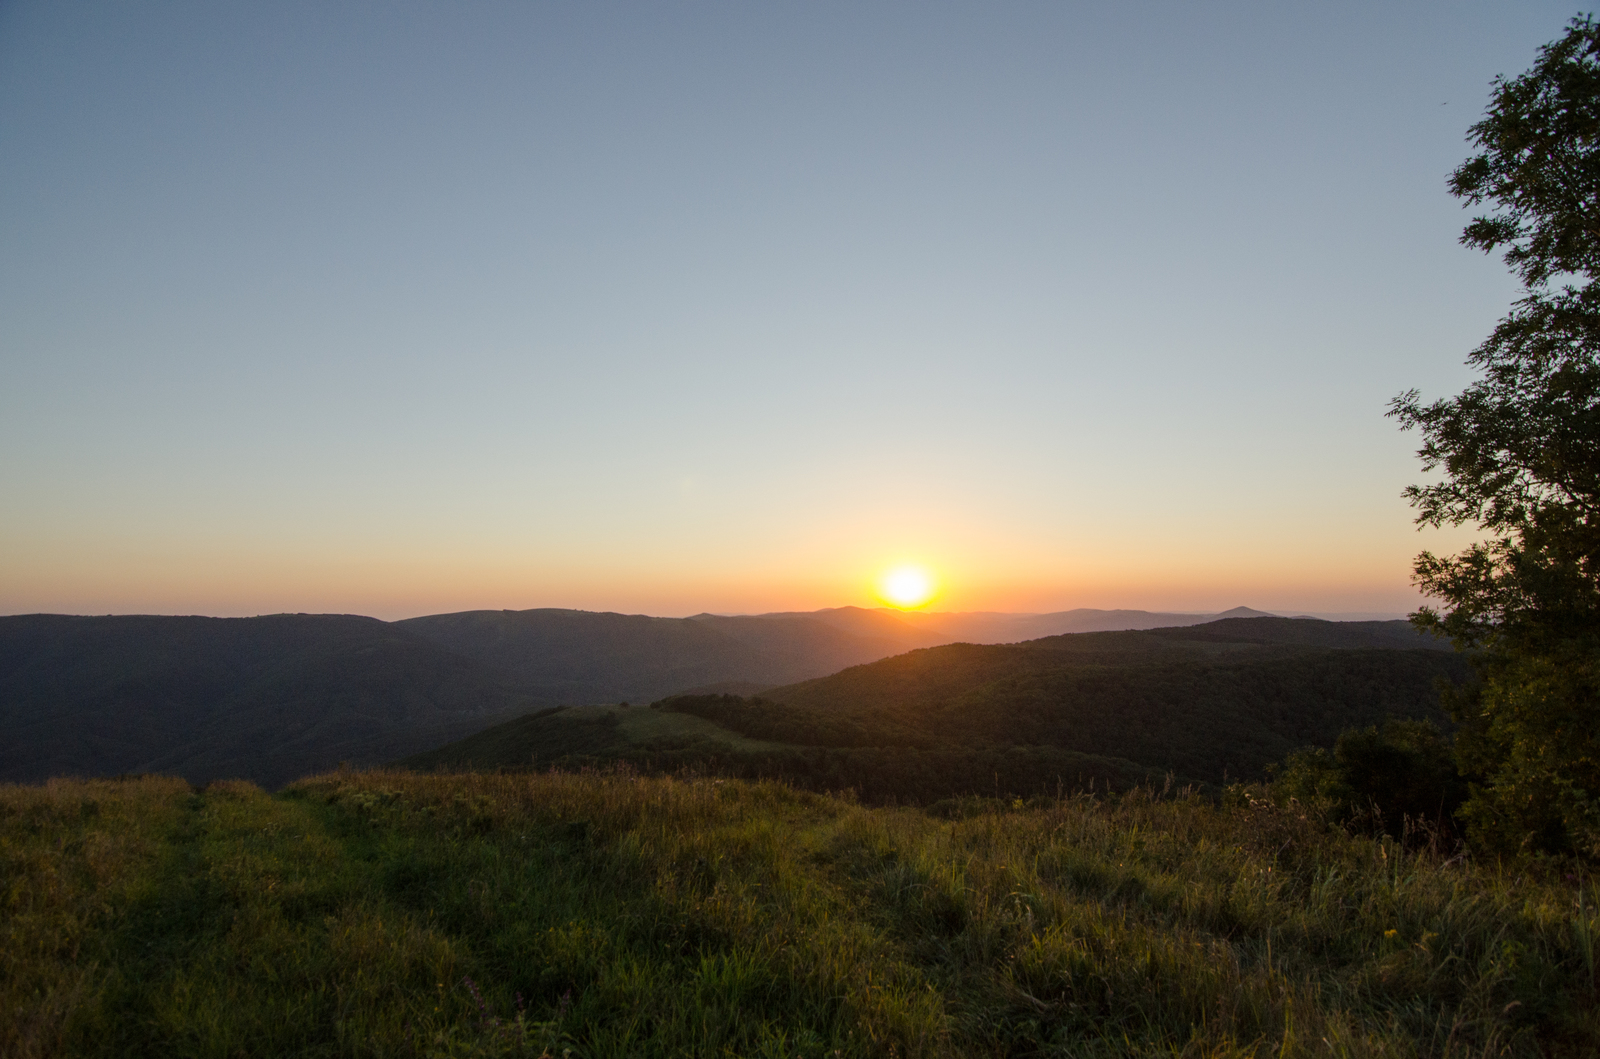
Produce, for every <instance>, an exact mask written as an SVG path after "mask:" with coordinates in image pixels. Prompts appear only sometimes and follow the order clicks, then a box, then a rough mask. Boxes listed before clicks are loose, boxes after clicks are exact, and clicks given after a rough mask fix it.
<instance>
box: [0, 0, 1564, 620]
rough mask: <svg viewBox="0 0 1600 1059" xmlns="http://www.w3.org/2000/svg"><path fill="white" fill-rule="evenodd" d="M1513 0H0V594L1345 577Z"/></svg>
mask: <svg viewBox="0 0 1600 1059" xmlns="http://www.w3.org/2000/svg"><path fill="white" fill-rule="evenodd" d="M1572 13H1573V11H1572V9H1570V8H1569V7H1567V6H1565V5H1557V4H1554V3H1545V2H1542V0H1521V2H1518V3H1515V4H1508V3H1448V4H1447V3H1423V2H1417V3H1392V2H1383V3H1358V2H1352V3H1341V4H1327V3H1297V2H1271V3H1266V2H1263V3H1230V2H1219V3H1207V4H1193V3H1160V2H1157V3H1142V4H1137V5H1134V4H1106V3H1095V4H1090V3H1002V4H978V3H939V2H924V3H915V4H891V3H863V2H851V3H827V2H822V3H804V4H799V3H781V2H774V3H763V4H748V3H741V4H732V3H727V4H719V3H708V2H707V3H693V4H681V3H583V4H579V3H493V2H487V0H485V2H478V3H472V4H454V3H452V4H446V3H433V4H417V3H404V2H385V3H355V2H352V3H344V4H326V3H293V2H281V3H277V2H275V3H265V4H261V3H256V4H247V3H216V2H206V3H166V2H149V3H140V4H125V3H79V2H73V0H50V2H17V0H10V2H4V3H0V613H30V612H37V611H49V612H60V613H200V614H217V615H239V614H258V613H274V612H283V611H307V612H316V611H336V612H348V613H362V614H372V615H376V616H379V617H384V618H396V617H404V616H410V615H416V614H425V613H436V612H441V611H453V610H465V609H476V608H514V609H522V608H528V607H577V608H583V609H590V610H620V611H626V612H632V613H648V614H660V615H686V614H693V613H697V612H701V611H714V612H719V613H750V612H759V611H770V610H800V609H811V608H815V607H825V606H843V605H875V586H876V585H877V584H878V581H879V578H880V576H881V575H882V574H883V572H884V571H885V570H887V569H889V568H891V567H893V566H895V565H896V564H903V563H913V564H917V565H919V566H921V567H923V568H924V569H926V570H927V571H929V572H930V573H931V574H932V576H933V578H934V580H935V582H936V584H937V587H938V595H937V597H936V598H935V599H934V601H933V602H932V604H930V605H931V606H933V607H934V609H940V610H1009V611H1035V612H1037V611H1051V610H1062V609H1069V608H1073V607H1137V608H1145V609H1159V610H1188V611H1193V610H1220V609H1223V608H1227V607H1232V606H1236V605H1240V604H1248V605H1250V606H1253V607H1258V608H1261V609H1266V610H1275V611H1281V612H1286V613H1289V612H1293V613H1299V612H1313V613H1356V612H1369V613H1380V612H1381V613H1390V612H1392V613H1395V614H1401V613H1404V612H1406V611H1409V610H1412V609H1414V608H1415V606H1416V605H1417V604H1418V603H1419V602H1420V597H1419V596H1418V595H1417V594H1416V592H1415V589H1414V588H1412V586H1411V585H1410V581H1409V575H1410V569H1411V563H1412V559H1413V557H1414V556H1415V555H1416V553H1417V552H1418V551H1419V550H1421V549H1423V548H1431V549H1433V550H1435V551H1442V552H1443V551H1453V550H1455V549H1457V548H1459V547H1461V546H1463V545H1464V544H1465V543H1467V542H1468V541H1470V540H1471V539H1472V531H1471V528H1470V527H1467V528H1461V529H1455V530H1442V531H1422V532H1419V531H1418V530H1417V528H1416V527H1415V526H1414V525H1413V524H1412V514H1413V513H1412V512H1411V510H1410V509H1409V508H1408V507H1407V505H1406V502H1405V500H1404V499H1403V498H1402V497H1401V496H1400V493H1401V490H1402V489H1403V488H1404V487H1405V486H1406V485H1407V484H1409V483H1412V482H1415V481H1419V480H1421V471H1420V467H1419V465H1418V462H1417V460H1416V457H1415V450H1416V448H1417V445H1418V443H1419V442H1418V439H1417V438H1416V437H1415V436H1411V435H1406V434H1404V433H1402V432H1400V431H1399V430H1398V429H1397V428H1396V427H1395V425H1394V422H1393V421H1392V420H1389V419H1386V418H1385V416H1384V412H1385V410H1386V406H1387V404H1388V402H1389V400H1390V399H1391V398H1393V397H1394V396H1395V395H1396V394H1398V393H1400V392H1402V391H1404V390H1408V389H1411V388H1413V387H1415V388H1417V389H1419V390H1420V391H1421V392H1422V394H1423V395H1424V396H1426V397H1438V396H1445V395H1448V394H1450V393H1453V392H1456V391H1458V390H1460V389H1461V388H1462V386H1464V385H1465V384H1467V383H1468V382H1470V381H1471V379H1472V375H1471V374H1470V372H1469V370H1468V369H1467V367H1466V366H1465V364H1464V361H1465V358H1466V356H1467V355H1468V354H1469V353H1470V352H1471V350H1472V349H1473V348H1474V347H1475V346H1476V345H1477V344H1478V343H1479V342H1481V341H1482V340H1483V338H1484V337H1485V336H1486V335H1487V334H1488V332H1489V330H1490V329H1491V328H1492V327H1493V325H1494V323H1495V321H1496V320H1497V319H1498V318H1499V317H1501V316H1502V315H1503V314H1504V313H1505V311H1506V309H1507V308H1508V306H1509V304H1510V302H1511V301H1512V299H1513V298H1515V297H1516V295H1517V288H1516V285H1515V283H1514V281H1513V279H1512V278H1511V277H1510V275H1509V274H1508V273H1507V271H1506V269H1505V267H1504V265H1503V264H1502V263H1501V262H1500V261H1498V260H1497V259H1495V258H1492V257H1485V256H1484V255H1482V254H1480V253H1477V252H1475V251H1470V250H1467V249H1464V248H1462V247H1461V246H1459V245H1458V242H1457V240H1458V238H1459V235H1460V231H1461V227H1462V226H1463V225H1464V224H1465V223H1466V221H1467V220H1468V219H1470V214H1469V213H1467V212H1465V211H1464V210H1463V208H1462V206H1461V204H1460V203H1459V202H1457V201H1456V200H1454V199H1452V198H1451V197H1450V196H1449V194H1448V193H1447V191H1446V188H1445V182H1446V179H1447V177H1448V175H1449V173H1450V172H1451V170H1453V169H1454V168H1455V167H1456V166H1457V165H1459V164H1460V163H1461V161H1463V160H1464V159H1465V158H1466V157H1467V156H1468V152H1469V144H1468V143H1467V141H1466V135H1467V133H1466V130H1467V127H1468V126H1469V125H1471V124H1472V123H1473V122H1474V121H1476V120H1478V118H1480V117H1481V116H1482V113H1483V110H1484V108H1485V106H1486V104H1487V100H1488V93H1489V84H1490V81H1491V79H1493V78H1494V77H1495V76H1496V75H1501V74H1504V75H1508V76H1514V75H1516V74H1517V73H1519V72H1521V71H1522V70H1525V69H1526V68H1527V67H1528V66H1529V65H1531V63H1532V62H1533V60H1534V58H1535V53H1536V49H1537V48H1538V47H1539V45H1541V44H1543V43H1545V42H1548V41H1550V40H1552V39H1554V38H1555V37H1557V36H1559V35H1560V33H1561V31H1562V29H1563V26H1564V24H1565V21H1566V20H1567V19H1568V18H1569V17H1570V16H1571V15H1572Z"/></svg>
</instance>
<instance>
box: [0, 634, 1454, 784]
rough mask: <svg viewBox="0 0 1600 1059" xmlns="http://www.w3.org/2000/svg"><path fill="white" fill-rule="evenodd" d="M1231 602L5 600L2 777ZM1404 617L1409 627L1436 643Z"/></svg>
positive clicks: (454, 734) (361, 744) (195, 767)
mask: <svg viewBox="0 0 1600 1059" xmlns="http://www.w3.org/2000/svg"><path fill="white" fill-rule="evenodd" d="M1260 613H1261V612H1259V611H1249V610H1247V609H1246V608H1238V609H1236V610H1235V611H1230V612H1228V614H1229V615H1235V614H1250V615H1258V614H1260ZM1216 617H1218V616H1216V615H1170V614H1151V613H1149V612H1145V611H1094V610H1075V611H1065V612H1062V613H1059V614H1041V615H1010V614H982V613H980V614H925V613H917V612H910V613H906V612H898V611H890V610H868V609H863V608H858V607H841V608H836V609H829V610H821V611H814V612H808V613H791V614H762V615H744V616H720V615H712V614H701V615H696V616H694V617H691V618H655V617H646V616H643V615H623V614H609V613H593V612H588V611H573V610H526V611H469V612H464V613H459V614H440V615H432V616H429V617H421V618H412V619H408V620H405V621H398V622H382V621H379V620H377V619H374V618H365V617H358V616H351V615H274V616H269V617H260V618H204V617H148V616H132V617H71V616H61V615H18V616H12V617H0V730H3V731H4V732H5V735H6V738H5V739H4V740H3V741H0V780H4V781H13V782H16V781H24V782H27V781H35V780H39V779H43V778H46V777H48V776H52V775H61V774H64V773H78V774H91V775H106V774H114V773H119V772H136V771H163V772H174V773H179V774H181V775H184V776H186V777H188V778H190V779H191V780H195V781H203V780H207V779H212V778H218V777H232V776H238V777H244V778H249V779H254V780H256V781H258V782H261V783H266V784H269V785H270V784H277V783H281V782H284V781H286V780H288V779H291V778H293V777H295V776H298V775H301V774H304V773H305V772H308V771H311V770H315V769H323V768H329V767H332V766H334V765H336V764H337V763H338V762H340V761H350V762H351V763H353V764H357V765H365V764H375V763H379V762H382V761H387V760H393V759H395V758H398V757H403V756H405V755H407V754H413V753H417V752H419V751H422V750H425V749H428V748H430V747H435V746H439V745H440V744H443V743H446V742H448V741H450V740H452V739H457V738H460V737H462V736H464V735H466V734H468V733H470V732H473V731H476V730H479V729H482V728H484V727H487V726H489V725H491V724H493V723H495V722H497V721H499V720H503V719H505V718H507V717H511V716H515V715H518V714H521V713H525V712H527V711H529V710H534V709H539V708H546V707H555V706H569V705H583V704H588V703H608V702H609V703H615V702H621V701H629V702H634V703H647V702H651V701H655V700H657V699H660V698H664V697H666V696H668V695H673V694H678V693H683V692H690V691H700V692H705V691H713V692H715V691H726V692H731V693H735V694H742V695H748V694H753V693H756V692H759V691H760V690H762V689H764V688H769V687H773V686H777V685H789V684H795V683H797V682H803V681H806V680H810V679H813V678H817V677H822V676H826V675H828V674H830V673H835V672H838V671H840V670H844V669H847V668H849V667H852V666H858V665H861V664H863V663H869V662H874V661H877V660H879V659H883V658H887V657H889V656H893V655H898V654H902V653H904V652H906V651H909V650H915V649H918V648H925V647H933V646H937V645H939V644H946V643H952V642H958V641H959V642H970V643H1004V642H1016V641H1022V640H1036V639H1038V638H1040V637H1044V636H1056V635H1062V634H1066V633H1073V632H1084V631H1091V630H1103V629H1148V628H1152V627H1158V626H1190V625H1196V624H1200V623H1203V622H1206V621H1209V620H1214V619H1215V618H1216ZM1313 624H1325V623H1313ZM1392 624H1393V626H1394V629H1395V635H1396V636H1398V637H1400V638H1401V639H1402V640H1408V641H1409V642H1410V644H1411V645H1413V646H1427V645H1432V644H1434V643H1435V642H1434V641H1427V642H1426V643H1424V642H1423V641H1424V638H1422V637H1420V636H1419V635H1418V634H1416V633H1415V632H1413V631H1411V630H1410V628H1409V627H1408V626H1405V625H1404V624H1403V623H1392Z"/></svg>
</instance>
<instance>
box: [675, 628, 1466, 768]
mask: <svg viewBox="0 0 1600 1059" xmlns="http://www.w3.org/2000/svg"><path fill="white" fill-rule="evenodd" d="M1052 655H1053V653H1052V652H1045V651H1034V650H1029V649H1017V648H996V647H981V648H974V647H961V648H935V649H933V650H930V651H919V652H915V653H914V654H912V655H906V656H901V657H900V658H896V659H890V660H888V661H886V662H880V663H876V664H875V665H872V666H862V667H858V668H857V669H855V670H849V671H846V672H845V673H841V674H839V675H838V676H837V677H830V678H826V679H824V680H820V681H811V682H808V683H807V684H805V685H799V686H797V687H796V689H794V693H792V695H793V697H792V698H791V699H790V700H789V701H773V700H770V699H764V698H753V699H744V698H739V697H737V696H732V695H697V696H677V697H674V698H669V699H666V700H663V701H662V702H660V703H657V704H656V707H657V708H659V709H664V710H671V711H676V712H680V713H687V714H691V715H693V716H697V717H702V718H704V719H706V720H708V721H712V722H714V723H716V724H719V725H721V726H723V727H724V728H727V729H729V730H730V731H733V732H737V733H739V734H740V735H744V736H747V737H749V738H752V739H763V740H770V741H772V742H779V743H790V744H796V745H800V746H807V747H826V748H839V749H843V748H857V749H866V748H891V747H892V748H898V749H905V750H910V749H918V750H923V751H928V752H933V751H961V752H966V751H968V750H970V749H974V748H983V749H986V750H996V749H1004V748H1009V747H1050V748H1056V749H1060V750H1065V751H1072V752H1075V753H1078V754H1086V755H1091V756H1096V757H1113V758H1121V759H1125V760H1130V761H1137V762H1140V763H1141V765H1142V766H1143V767H1145V768H1149V769H1153V770H1157V771H1158V772H1166V771H1171V772H1174V773H1177V774H1178V775H1180V776H1184V777H1187V778H1191V779H1195V780H1203V781H1207V782H1211V783H1223V782H1226V781H1227V780H1229V779H1233V780H1240V779H1260V778H1263V777H1264V776H1265V769H1266V766H1267V765H1268V764H1270V763H1272V762H1275V761H1281V760H1283V759H1284V758H1285V757H1286V756H1287V755H1289V754H1291V753H1293V752H1294V751H1296V750H1297V749H1299V748H1301V747H1304V746H1306V745H1321V746H1329V745H1331V744H1332V743H1333V742H1334V740H1335V739H1337V738H1338V736H1339V734H1340V732H1342V731H1344V730H1345V729H1347V728H1352V727H1365V726H1370V725H1375V724H1382V723H1383V722H1384V721H1385V720H1388V719H1390V718H1421V719H1431V720H1432V721H1434V723H1436V724H1439V725H1441V726H1444V725H1448V721H1447V720H1446V718H1445V716H1444V714H1443V713H1442V712H1441V711H1440V708H1439V702H1438V700H1439V693H1438V687H1437V685H1438V682H1439V681H1440V680H1441V679H1443V680H1446V681H1448V680H1451V679H1455V678H1461V677H1464V676H1465V675H1466V665H1465V663H1464V661H1463V660H1462V659H1461V658H1459V657H1458V656H1455V655H1450V654H1445V653H1442V652H1438V651H1394V650H1344V651H1334V650H1329V651H1296V652H1294V653H1293V654H1291V655H1287V656H1279V657H1269V658H1265V659H1259V658H1247V659H1240V660H1234V659H1223V660H1218V661H1184V662H1161V663H1147V664H1144V665H1127V666H1108V665H1083V664H1067V663H1066V661H1065V660H1064V659H1061V658H1059V657H1056V658H1052ZM1018 656H1022V657H1018ZM1074 661H1075V660H1074ZM996 670H999V675H998V677H995V671H996ZM796 700H798V701H796Z"/></svg>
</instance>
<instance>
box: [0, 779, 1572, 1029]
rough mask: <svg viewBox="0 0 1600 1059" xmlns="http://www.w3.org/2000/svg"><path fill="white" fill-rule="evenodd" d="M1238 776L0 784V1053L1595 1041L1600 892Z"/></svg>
mask: <svg viewBox="0 0 1600 1059" xmlns="http://www.w3.org/2000/svg"><path fill="white" fill-rule="evenodd" d="M1231 795H1232V796H1231V798H1230V799H1228V800H1226V801H1225V802H1224V803H1223V804H1220V805H1219V804H1216V803H1214V802H1212V801H1210V800H1207V799H1203V798H1199V797H1196V796H1192V795H1187V794H1185V793H1183V792H1170V791H1169V792H1167V793H1165V794H1163V793H1161V792H1157V791H1151V790H1148V789H1146V790H1140V791H1135V792H1133V793H1130V794H1125V795H1119V796H1100V797H1093V796H1089V795H1082V794H1080V795H1076V796H1068V797H1064V798H1041V799H1033V800H1030V801H1027V802H1023V801H1017V800H1005V801H995V800H987V801H977V800H966V801H955V802H944V803H938V804H934V805H931V806H928V807H926V808H922V809H916V808H894V807H876V808H873V807H867V806H863V805H860V804H857V803H855V802H854V801H853V800H851V799H849V798H841V797H833V796H827V795H822V794H815V793H807V792H802V791H796V790H794V789H791V788H789V787H786V786H783V785H780V784H776V783H747V782H740V781H735V780H716V779H709V778H707V779H685V778H674V777H659V776H658V777H645V776H638V775H631V774H628V773H626V772H613V773H609V774H605V773H598V772H595V773H581V774H571V773H566V774H563V773H543V774H539V773H524V774H500V775H497V774H461V775H423V774H415V773H409V772H398V771H391V772H365V773H336V774H329V775H322V776H317V777H313V778H310V779H306V780H303V781H300V782H298V783H295V784H292V785H291V786H289V787H288V788H286V789H285V790H283V791H282V792H280V793H278V794H276V795H268V794H266V793H263V792H262V791H261V790H259V789H257V788H255V787H253V786H250V785H248V784H243V783H214V784H211V785H210V786H208V787H205V788H202V789H195V788H192V787H190V786H189V785H188V784H186V783H184V782H182V781H179V780H172V779H163V778H139V779H127V780H52V781H50V782H49V783H47V784H45V785H42V786H7V787H0V1054H3V1055H6V1056H15V1057H18V1059H24V1057H35V1056H54V1055H67V1056H101V1055H104V1056H215V1057H218V1059H222V1057H235V1056H343V1055H351V1056H356V1055H362V1056H516V1055H523V1056H541V1055H550V1056H563V1055H568V1054H570V1055H573V1056H584V1057H589V1056H593V1057H600V1056H616V1057H621V1056H649V1055H706V1056H721V1055H731V1056H774V1057H776V1056H805V1057H821V1056H835V1055H837V1056H906V1057H910V1056H942V1055H976V1056H984V1055H994V1056H1000V1055H1018V1056H1023V1055H1064V1056H1067V1055H1070V1056H1112V1055H1163V1056H1194V1057H1199V1056H1260V1057H1267V1056H1283V1057H1289V1056H1396V1057H1404V1056H1461V1057H1466V1056H1499V1055H1508V1056H1530V1057H1531V1056H1586V1055H1594V1054H1597V1053H1600V994H1597V992H1596V968H1595V943H1596V934H1597V933H1600V915H1597V912H1596V905H1597V903H1600V887H1596V886H1595V885H1593V884H1592V883H1591V882H1590V881H1588V880H1586V879H1580V878H1575V877H1571V876H1567V875H1564V874H1562V873H1561V872H1560V871H1556V870H1552V871H1549V872H1544V873H1538V872H1535V873H1522V874H1516V873H1512V872H1510V871H1504V870H1501V869H1500V868H1498V867H1496V866H1494V865H1488V864H1474V863H1471V862H1470V861H1467V860H1464V859H1460V858H1452V857H1448V856H1447V855H1445V854H1442V853H1433V852H1429V851H1428V850H1427V849H1426V848H1420V849H1416V848H1407V844H1402V843H1398V842H1395V841H1393V840H1389V839H1383V840H1374V839H1370V838H1364V837H1354V836H1352V835H1349V834H1347V833H1345V832H1344V831H1342V830H1339V829H1337V828H1330V827H1327V826H1325V825H1323V824H1322V823H1321V822H1320V821H1319V820H1318V819H1317V818H1316V816H1315V814H1314V813H1302V812H1300V811H1299V810H1298V808H1296V807H1291V808H1288V809H1284V808H1281V807H1276V806H1274V805H1272V804H1271V803H1270V802H1269V801H1266V800H1263V799H1260V798H1253V797H1251V794H1250V792H1248V791H1245V790H1242V789H1238V788H1235V789H1234V790H1233V791H1232V792H1231ZM1409 845H1411V846H1416V845H1418V844H1417V843H1411V844H1409Z"/></svg>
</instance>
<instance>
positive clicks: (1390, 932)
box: [1383, 927, 1400, 938]
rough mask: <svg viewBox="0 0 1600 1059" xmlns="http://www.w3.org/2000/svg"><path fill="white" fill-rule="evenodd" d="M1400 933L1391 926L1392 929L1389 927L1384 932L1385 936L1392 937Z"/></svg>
mask: <svg viewBox="0 0 1600 1059" xmlns="http://www.w3.org/2000/svg"><path fill="white" fill-rule="evenodd" d="M1399 933H1400V932H1399V931H1398V930H1395V929H1393V928H1392V927H1391V928H1390V929H1388V930H1386V931H1384V932H1383V936H1384V937H1386V938H1392V937H1395V936H1396V935H1398V934H1399Z"/></svg>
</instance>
